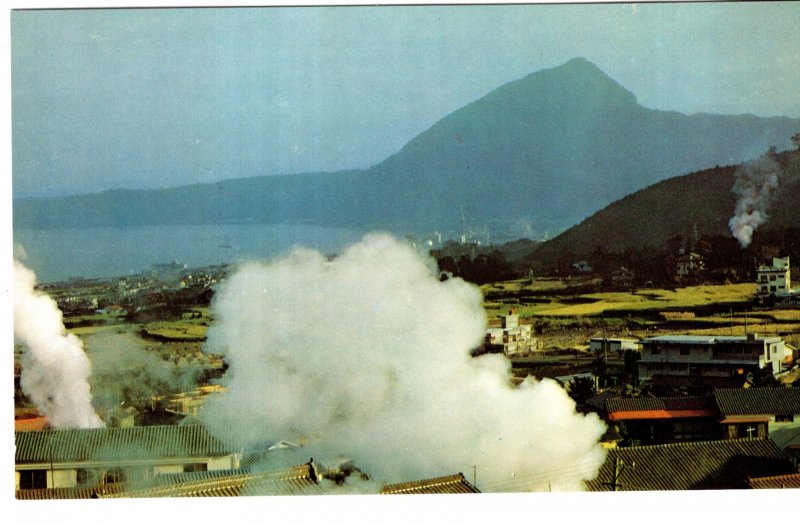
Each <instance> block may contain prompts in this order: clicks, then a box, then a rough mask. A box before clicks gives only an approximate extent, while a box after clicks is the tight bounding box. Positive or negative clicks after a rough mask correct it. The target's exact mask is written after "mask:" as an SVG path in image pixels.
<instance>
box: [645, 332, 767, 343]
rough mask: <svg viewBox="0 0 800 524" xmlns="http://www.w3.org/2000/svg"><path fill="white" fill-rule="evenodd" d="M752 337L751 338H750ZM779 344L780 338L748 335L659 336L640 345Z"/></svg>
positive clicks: (647, 339)
mask: <svg viewBox="0 0 800 524" xmlns="http://www.w3.org/2000/svg"><path fill="white" fill-rule="evenodd" d="M750 337H752V338H750ZM754 341H759V342H780V341H781V338H780V337H771V336H764V335H757V334H755V335H749V336H712V335H660V336H657V337H648V338H645V339H643V340H642V341H641V343H642V344H647V343H653V342H659V343H662V344H717V343H720V342H734V343H735V342H740V343H747V342H754Z"/></svg>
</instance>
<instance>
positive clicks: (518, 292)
mask: <svg viewBox="0 0 800 524" xmlns="http://www.w3.org/2000/svg"><path fill="white" fill-rule="evenodd" d="M527 282H529V281H525V280H521V281H513V282H504V283H502V284H493V285H486V286H483V288H482V290H483V292H484V296H487V297H496V296H502V298H501V299H500V300H491V299H490V298H489V299H487V301H486V302H485V303H484V307H485V309H486V312H487V314H488V315H489V318H494V317H498V316H499V315H502V314H504V313H505V312H506V311H507V310H508V309H509V308H513V309H515V310H516V311H517V313H518V314H519V315H520V317H521V318H527V319H532V318H540V317H586V316H600V315H608V313H613V312H622V313H625V314H629V313H636V312H661V311H670V310H684V309H693V308H699V307H704V306H725V305H745V304H748V303H749V302H750V301H751V300H752V298H753V296H754V294H755V290H756V287H755V284H732V285H725V286H695V287H686V288H679V289H675V290H667V289H645V290H637V291H633V292H605V293H582V294H575V295H572V294H570V295H567V294H563V293H564V291H565V290H568V289H569V287H570V285H569V284H568V283H565V282H563V281H534V282H533V283H530V284H527ZM572 287H573V288H578V287H579V285H576V284H573V285H572ZM548 292H549V293H548ZM529 293H535V295H532V294H529ZM531 297H535V298H531ZM548 299H549V301H548ZM532 300H537V301H540V302H538V303H531V301H532Z"/></svg>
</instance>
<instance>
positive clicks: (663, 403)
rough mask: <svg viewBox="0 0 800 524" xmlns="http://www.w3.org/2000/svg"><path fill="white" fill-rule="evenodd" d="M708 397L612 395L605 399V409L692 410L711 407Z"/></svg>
mask: <svg viewBox="0 0 800 524" xmlns="http://www.w3.org/2000/svg"><path fill="white" fill-rule="evenodd" d="M713 408H714V404H713V402H712V401H711V399H709V398H708V397H612V398H607V399H606V411H607V412H608V413H609V414H611V413H616V412H619V411H656V410H664V411H692V410H702V409H713Z"/></svg>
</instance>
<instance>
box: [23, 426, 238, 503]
mask: <svg viewBox="0 0 800 524" xmlns="http://www.w3.org/2000/svg"><path fill="white" fill-rule="evenodd" d="M15 441H16V455H15V473H16V483H15V485H16V489H17V490H24V489H52V488H80V487H89V486H94V485H102V484H115V483H121V482H132V483H147V482H149V481H151V480H153V479H154V478H155V477H156V476H158V475H162V474H166V473H183V472H189V471H214V470H225V469H232V468H237V467H238V461H239V457H238V456H237V455H236V454H235V453H233V452H231V451H229V450H228V449H227V448H226V447H225V446H224V445H223V444H222V442H220V441H219V440H218V439H216V438H215V437H213V436H212V435H211V434H210V433H208V431H207V430H206V429H205V428H204V427H203V426H200V425H184V426H138V427H129V428H97V429H73V430H46V431H24V432H17V433H15Z"/></svg>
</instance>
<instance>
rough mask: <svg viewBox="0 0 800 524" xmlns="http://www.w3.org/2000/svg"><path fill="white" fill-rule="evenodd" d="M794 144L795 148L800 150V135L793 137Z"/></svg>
mask: <svg viewBox="0 0 800 524" xmlns="http://www.w3.org/2000/svg"><path fill="white" fill-rule="evenodd" d="M792 144H794V147H796V148H797V149H800V133H795V134H794V135H792Z"/></svg>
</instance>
